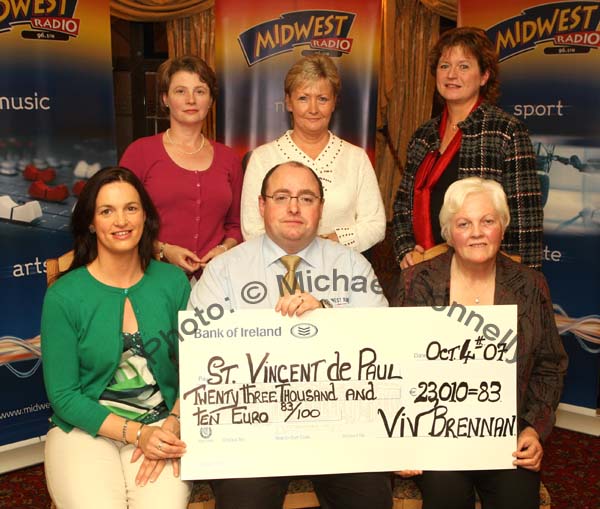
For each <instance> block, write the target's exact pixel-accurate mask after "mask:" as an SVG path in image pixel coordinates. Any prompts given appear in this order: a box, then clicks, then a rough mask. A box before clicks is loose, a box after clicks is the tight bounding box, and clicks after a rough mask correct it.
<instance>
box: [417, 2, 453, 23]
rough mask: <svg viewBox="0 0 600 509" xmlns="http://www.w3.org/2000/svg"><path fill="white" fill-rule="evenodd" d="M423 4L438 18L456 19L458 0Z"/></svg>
mask: <svg viewBox="0 0 600 509" xmlns="http://www.w3.org/2000/svg"><path fill="white" fill-rule="evenodd" d="M421 3H422V4H423V5H424V6H425V7H427V8H428V9H430V10H431V11H432V12H433V13H435V14H437V15H438V16H443V17H444V18H448V19H456V17H457V13H458V0H421Z"/></svg>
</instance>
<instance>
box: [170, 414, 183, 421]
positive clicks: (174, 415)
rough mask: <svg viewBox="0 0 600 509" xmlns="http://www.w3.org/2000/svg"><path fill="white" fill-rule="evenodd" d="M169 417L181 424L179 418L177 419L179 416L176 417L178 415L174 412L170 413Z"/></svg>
mask: <svg viewBox="0 0 600 509" xmlns="http://www.w3.org/2000/svg"><path fill="white" fill-rule="evenodd" d="M169 416H171V417H175V419H177V420H178V421H179V422H181V418H180V417H179V416H178V415H177V414H176V413H175V412H171V413H170V414H169Z"/></svg>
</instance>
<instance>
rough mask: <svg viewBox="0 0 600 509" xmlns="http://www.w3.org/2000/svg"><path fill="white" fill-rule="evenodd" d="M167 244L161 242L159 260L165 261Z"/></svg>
mask: <svg viewBox="0 0 600 509" xmlns="http://www.w3.org/2000/svg"><path fill="white" fill-rule="evenodd" d="M166 245H167V244H166V243H165V242H161V243H160V249H159V250H158V259H159V260H164V259H165V246H166Z"/></svg>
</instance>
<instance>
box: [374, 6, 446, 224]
mask: <svg viewBox="0 0 600 509" xmlns="http://www.w3.org/2000/svg"><path fill="white" fill-rule="evenodd" d="M439 26H440V17H439V15H437V14H434V13H433V12H432V11H431V10H430V9H428V8H426V7H425V6H424V5H422V2H421V1H419V0H385V1H384V10H383V28H382V53H381V67H380V72H379V104H378V114H377V117H378V118H377V126H378V129H377V138H376V140H377V144H376V172H377V175H378V179H379V186H380V188H381V194H382V196H383V202H384V204H385V207H386V214H387V218H388V220H389V219H391V217H392V206H393V203H394V197H395V194H396V190H397V189H398V185H399V184H400V179H401V178H402V171H403V165H404V163H405V162H406V148H407V145H408V141H409V140H410V137H411V136H412V133H413V132H414V131H415V129H416V128H417V127H418V126H419V125H420V124H422V123H423V122H424V121H425V120H427V119H428V118H430V117H431V108H432V104H433V93H434V88H435V79H434V78H433V76H431V74H430V72H429V68H428V65H427V55H428V53H429V49H430V48H431V47H432V46H433V44H435V42H436V41H437V39H438V34H439Z"/></svg>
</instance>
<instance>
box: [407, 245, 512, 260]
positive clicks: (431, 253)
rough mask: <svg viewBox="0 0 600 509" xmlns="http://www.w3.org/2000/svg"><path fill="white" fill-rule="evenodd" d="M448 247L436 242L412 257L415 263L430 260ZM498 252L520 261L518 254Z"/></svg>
mask: <svg viewBox="0 0 600 509" xmlns="http://www.w3.org/2000/svg"><path fill="white" fill-rule="evenodd" d="M449 247H450V246H448V244H446V243H445V242H444V243H442V244H437V245H435V246H433V247H431V248H429V249H428V250H427V251H425V252H424V253H423V254H420V253H413V257H412V258H413V261H414V262H415V264H417V263H421V262H424V261H425V260H431V258H435V257H436V256H439V255H441V254H443V253H445V252H446V251H448V248H449ZM500 253H501V254H503V255H504V256H508V257H509V258H510V259H511V260H512V261H513V262H517V263H521V256H520V255H516V254H508V253H505V252H504V251H500Z"/></svg>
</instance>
